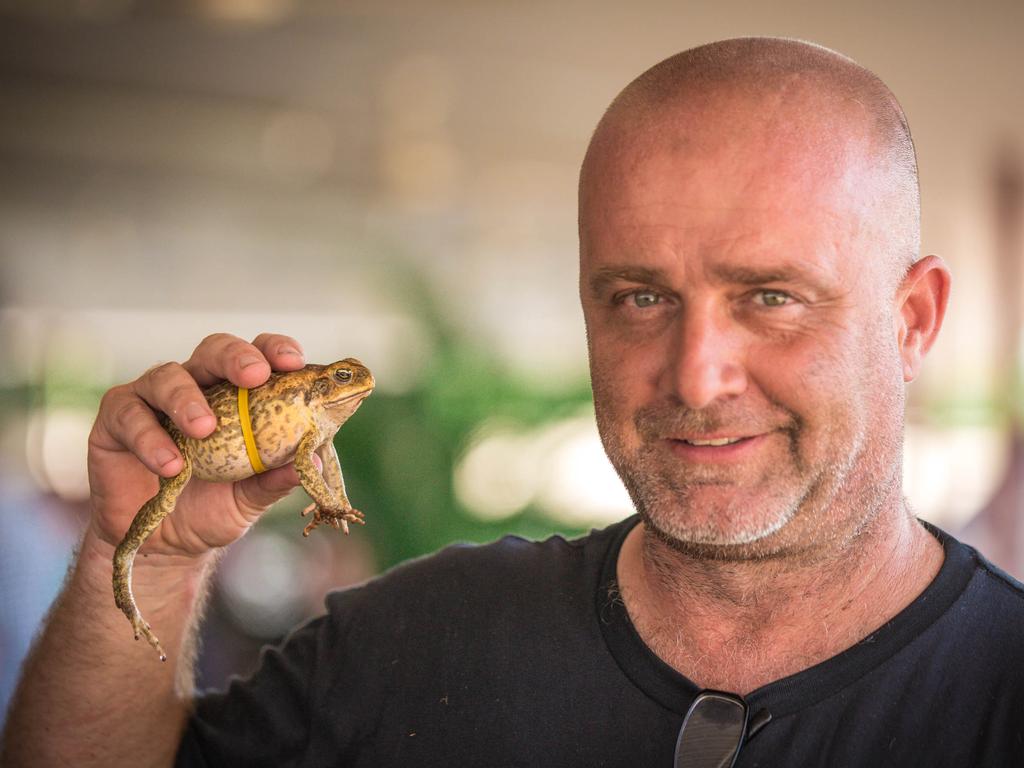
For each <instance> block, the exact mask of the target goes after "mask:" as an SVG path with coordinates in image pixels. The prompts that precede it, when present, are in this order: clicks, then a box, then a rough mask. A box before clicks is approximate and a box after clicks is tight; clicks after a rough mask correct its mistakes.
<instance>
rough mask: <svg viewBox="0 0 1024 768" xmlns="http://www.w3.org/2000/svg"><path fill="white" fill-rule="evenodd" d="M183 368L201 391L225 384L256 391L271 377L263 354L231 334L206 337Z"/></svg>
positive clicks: (216, 334) (268, 364) (268, 365)
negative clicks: (252, 388)
mask: <svg viewBox="0 0 1024 768" xmlns="http://www.w3.org/2000/svg"><path fill="white" fill-rule="evenodd" d="M182 365H183V366H184V368H185V370H187V371H188V372H189V374H190V375H191V376H192V378H194V379H195V380H196V382H197V383H198V384H199V386H200V387H208V386H210V385H211V384H216V383H217V382H220V381H225V380H227V381H230V382H231V383H232V384H234V385H236V386H239V387H257V386H259V385H260V384H262V383H263V382H265V381H266V380H267V378H268V377H269V376H270V363H269V362H268V361H267V358H266V357H265V356H264V354H263V352H261V351H260V350H259V348H257V347H255V346H253V345H252V344H250V343H249V342H247V341H246V340H245V339H240V338H238V337H237V336H232V335H231V334H230V333H215V334H213V335H211V336H207V337H206V338H205V339H203V340H202V341H201V342H199V346H197V347H196V349H195V351H194V352H193V353H192V357H190V358H189V359H188V360H186V361H185V362H184V363H183V364H182Z"/></svg>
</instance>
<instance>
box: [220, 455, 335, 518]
mask: <svg viewBox="0 0 1024 768" xmlns="http://www.w3.org/2000/svg"><path fill="white" fill-rule="evenodd" d="M313 463H314V464H316V468H317V469H318V470H322V469H323V462H322V461H321V460H320V457H319V456H317V455H316V454H315V453H314V454H313ZM301 484H302V480H301V479H300V478H299V473H298V472H297V471H296V469H295V463H294V462H290V463H288V464H285V465H284V466H281V467H277V468H276V469H271V470H268V471H266V472H262V473H260V474H258V475H253V476H252V477H248V478H246V479H245V480H240V481H239V482H238V485H237V489H238V492H237V498H238V504H239V506H242V507H243V510H242V511H243V512H245V513H246V514H247V515H259V514H261V513H262V512H263V511H264V510H265V509H266V508H267V507H269V506H270V505H271V504H273V503H274V502H276V501H280V500H281V499H283V498H284V497H285V496H287V495H288V494H289V493H291V492H292V491H293V490H294V489H295V486H297V485H301Z"/></svg>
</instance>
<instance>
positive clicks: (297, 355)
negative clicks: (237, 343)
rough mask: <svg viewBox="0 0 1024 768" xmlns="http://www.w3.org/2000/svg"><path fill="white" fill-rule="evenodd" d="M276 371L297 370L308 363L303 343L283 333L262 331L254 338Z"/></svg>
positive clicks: (257, 346) (254, 343)
mask: <svg viewBox="0 0 1024 768" xmlns="http://www.w3.org/2000/svg"><path fill="white" fill-rule="evenodd" d="M252 343H253V346H254V347H256V348H257V349H258V350H259V351H260V352H262V353H263V356H264V357H265V358H266V359H267V360H268V361H269V362H270V365H271V367H272V368H273V369H274V370H275V371H295V370H298V369H299V368H301V367H302V366H304V365H305V364H306V353H305V352H304V351H303V349H302V345H301V344H299V342H298V341H296V340H295V339H293V338H292V337H291V336H285V335H284V334H283V333H261V334H260V335H259V336H257V337H256V338H255V339H253V340H252Z"/></svg>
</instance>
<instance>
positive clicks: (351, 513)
mask: <svg viewBox="0 0 1024 768" xmlns="http://www.w3.org/2000/svg"><path fill="white" fill-rule="evenodd" d="M310 512H312V513H313V519H312V520H310V521H309V524H308V525H306V527H305V528H303V529H302V535H303V536H309V533H310V531H312V530H313V529H314V528H316V527H317V526H318V525H320V523H327V524H328V525H333V526H334V527H335V528H337V529H340V530H342V531H344V532H345V535H346V536H347V535H348V531H349V528H348V524H349V523H359V524H360V525H365V524H366V521H365V520H364V515H363V513H362V512H360V511H359V510H358V509H354V508H352V507H349V508H348V509H325V508H323V507H321V506H320V505H319V504H317V503H316V502H313V503H312V504H310V505H309V506H308V507H306V508H305V509H304V510H302V516H303V517H305V516H306V515H308V514H309V513H310Z"/></svg>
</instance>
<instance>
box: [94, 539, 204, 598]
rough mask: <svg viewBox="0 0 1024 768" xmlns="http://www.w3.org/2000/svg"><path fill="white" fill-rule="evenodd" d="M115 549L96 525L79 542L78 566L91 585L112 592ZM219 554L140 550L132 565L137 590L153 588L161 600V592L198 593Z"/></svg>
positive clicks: (142, 591) (141, 592)
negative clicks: (156, 552)
mask: <svg viewBox="0 0 1024 768" xmlns="http://www.w3.org/2000/svg"><path fill="white" fill-rule="evenodd" d="M115 550H116V546H114V545H112V544H111V543H110V542H108V541H106V540H105V539H103V538H102V537H101V536H99V535H98V534H97V532H96V531H95V530H94V529H93V528H92V527H89V528H88V529H87V530H86V532H85V534H84V535H83V537H82V541H81V543H80V545H79V549H78V559H77V565H76V570H77V572H78V576H79V577H80V578H81V579H84V581H85V583H86V584H87V585H88V586H89V587H90V588H95V589H102V590H103V591H104V592H111V590H112V586H111V585H112V581H113V560H114V551H115ZM218 555H219V550H210V551H209V552H205V553H204V554H202V555H195V556H192V555H168V554H147V553H140V554H139V556H138V557H137V558H136V559H135V562H134V564H133V566H132V583H133V588H134V591H135V592H136V593H138V594H140V595H141V594H148V593H150V592H152V593H153V597H155V598H156V599H157V601H158V602H159V601H160V598H161V596H165V597H168V598H169V597H171V596H172V595H174V596H180V595H181V593H182V592H189V593H195V592H196V591H198V589H199V587H200V585H201V584H202V582H203V580H204V578H205V576H206V574H207V573H208V572H209V570H210V568H211V567H212V566H213V564H214V563H215V562H216V561H217V558H218ZM111 599H113V598H111ZM171 602H179V600H178V599H173V600H171Z"/></svg>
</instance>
